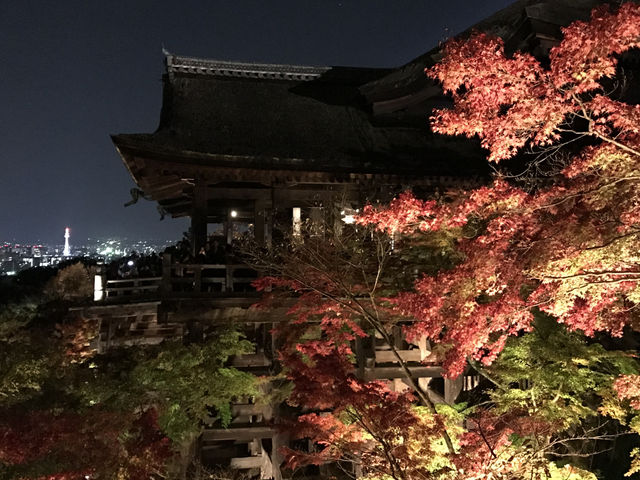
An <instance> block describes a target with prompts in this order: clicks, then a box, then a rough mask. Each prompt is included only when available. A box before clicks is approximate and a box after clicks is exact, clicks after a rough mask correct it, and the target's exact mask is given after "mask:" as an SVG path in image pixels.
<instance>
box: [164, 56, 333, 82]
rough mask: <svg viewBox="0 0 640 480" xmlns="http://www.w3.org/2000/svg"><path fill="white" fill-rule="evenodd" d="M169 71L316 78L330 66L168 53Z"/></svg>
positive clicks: (233, 75)
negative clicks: (282, 63)
mask: <svg viewBox="0 0 640 480" xmlns="http://www.w3.org/2000/svg"><path fill="white" fill-rule="evenodd" d="M166 63H167V73H169V74H171V73H190V74H195V75H212V76H220V77H244V78H264V79H272V80H295V81H308V80H315V79H316V78H318V77H320V76H321V75H323V74H324V73H326V72H327V71H329V70H330V67H308V66H301V65H277V64H266V63H240V62H223V61H219V60H209V59H202V58H192V57H182V56H178V55H167V57H166Z"/></svg>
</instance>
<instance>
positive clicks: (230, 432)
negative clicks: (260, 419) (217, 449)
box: [202, 426, 275, 442]
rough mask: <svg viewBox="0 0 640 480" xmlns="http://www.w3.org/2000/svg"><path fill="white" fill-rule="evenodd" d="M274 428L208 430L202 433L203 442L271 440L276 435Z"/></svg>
mask: <svg viewBox="0 0 640 480" xmlns="http://www.w3.org/2000/svg"><path fill="white" fill-rule="evenodd" d="M274 433H275V432H274V429H273V427H265V426H263V427H238V428H229V429H222V428H208V429H205V430H204V432H202V441H203V442H215V441H218V440H238V441H241V440H253V439H254V438H271V437H272V436H273V434H274Z"/></svg>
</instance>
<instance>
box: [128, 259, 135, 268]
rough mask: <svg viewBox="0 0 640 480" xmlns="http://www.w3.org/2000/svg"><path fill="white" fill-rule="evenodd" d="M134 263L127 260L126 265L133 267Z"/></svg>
mask: <svg viewBox="0 0 640 480" xmlns="http://www.w3.org/2000/svg"><path fill="white" fill-rule="evenodd" d="M134 264H135V262H134V261H133V260H129V261H128V262H127V265H128V266H130V267H133V265H134Z"/></svg>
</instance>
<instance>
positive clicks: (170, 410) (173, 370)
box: [131, 330, 257, 440]
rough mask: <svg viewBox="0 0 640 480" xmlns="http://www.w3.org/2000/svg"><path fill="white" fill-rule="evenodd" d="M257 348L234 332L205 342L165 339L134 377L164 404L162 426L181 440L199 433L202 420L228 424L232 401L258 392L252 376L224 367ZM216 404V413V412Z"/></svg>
mask: <svg viewBox="0 0 640 480" xmlns="http://www.w3.org/2000/svg"><path fill="white" fill-rule="evenodd" d="M252 351H253V345H252V344H251V343H250V342H248V341H246V340H243V339H242V338H241V336H240V334H239V333H238V332H235V331H232V330H227V331H222V332H220V333H219V334H217V335H215V337H213V338H212V339H211V340H209V341H208V342H207V343H204V344H192V345H188V346H185V345H182V344H180V343H177V342H175V343H165V344H163V345H162V350H161V351H160V352H159V353H158V354H157V355H155V356H151V357H149V358H147V359H145V360H143V361H141V362H140V363H139V364H138V365H137V366H136V367H135V368H134V369H133V371H132V373H131V381H132V382H133V383H134V384H135V385H138V386H139V388H141V389H142V390H144V391H145V392H146V395H147V396H148V398H149V399H150V400H152V401H154V403H158V404H159V405H160V406H161V408H160V419H159V422H160V425H161V426H162V428H163V430H164V431H165V432H166V433H167V435H168V436H169V437H170V438H171V439H172V440H180V439H183V438H185V436H187V435H189V434H192V433H194V432H196V431H198V429H199V423H200V422H201V421H206V420H209V421H211V420H216V419H219V420H220V421H221V422H222V424H223V425H225V426H226V425H228V424H229V422H230V421H231V410H230V406H229V404H230V403H231V401H232V400H233V399H234V398H237V397H241V396H251V395H256V394H257V388H256V378H255V377H254V376H253V375H251V374H249V373H246V372H241V371H239V370H237V369H235V368H231V367H226V366H225V363H226V362H227V360H228V359H229V357H230V356H232V355H237V354H243V353H251V352H252ZM211 408H215V409H216V410H217V413H216V414H214V415H211V410H210V409H211Z"/></svg>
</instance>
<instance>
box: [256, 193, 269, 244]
mask: <svg viewBox="0 0 640 480" xmlns="http://www.w3.org/2000/svg"><path fill="white" fill-rule="evenodd" d="M253 216H254V218H253V233H254V237H255V240H256V242H257V243H258V244H259V245H264V246H269V245H270V244H271V228H272V227H271V205H270V202H268V201H265V200H256V201H255V203H254V209H253Z"/></svg>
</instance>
